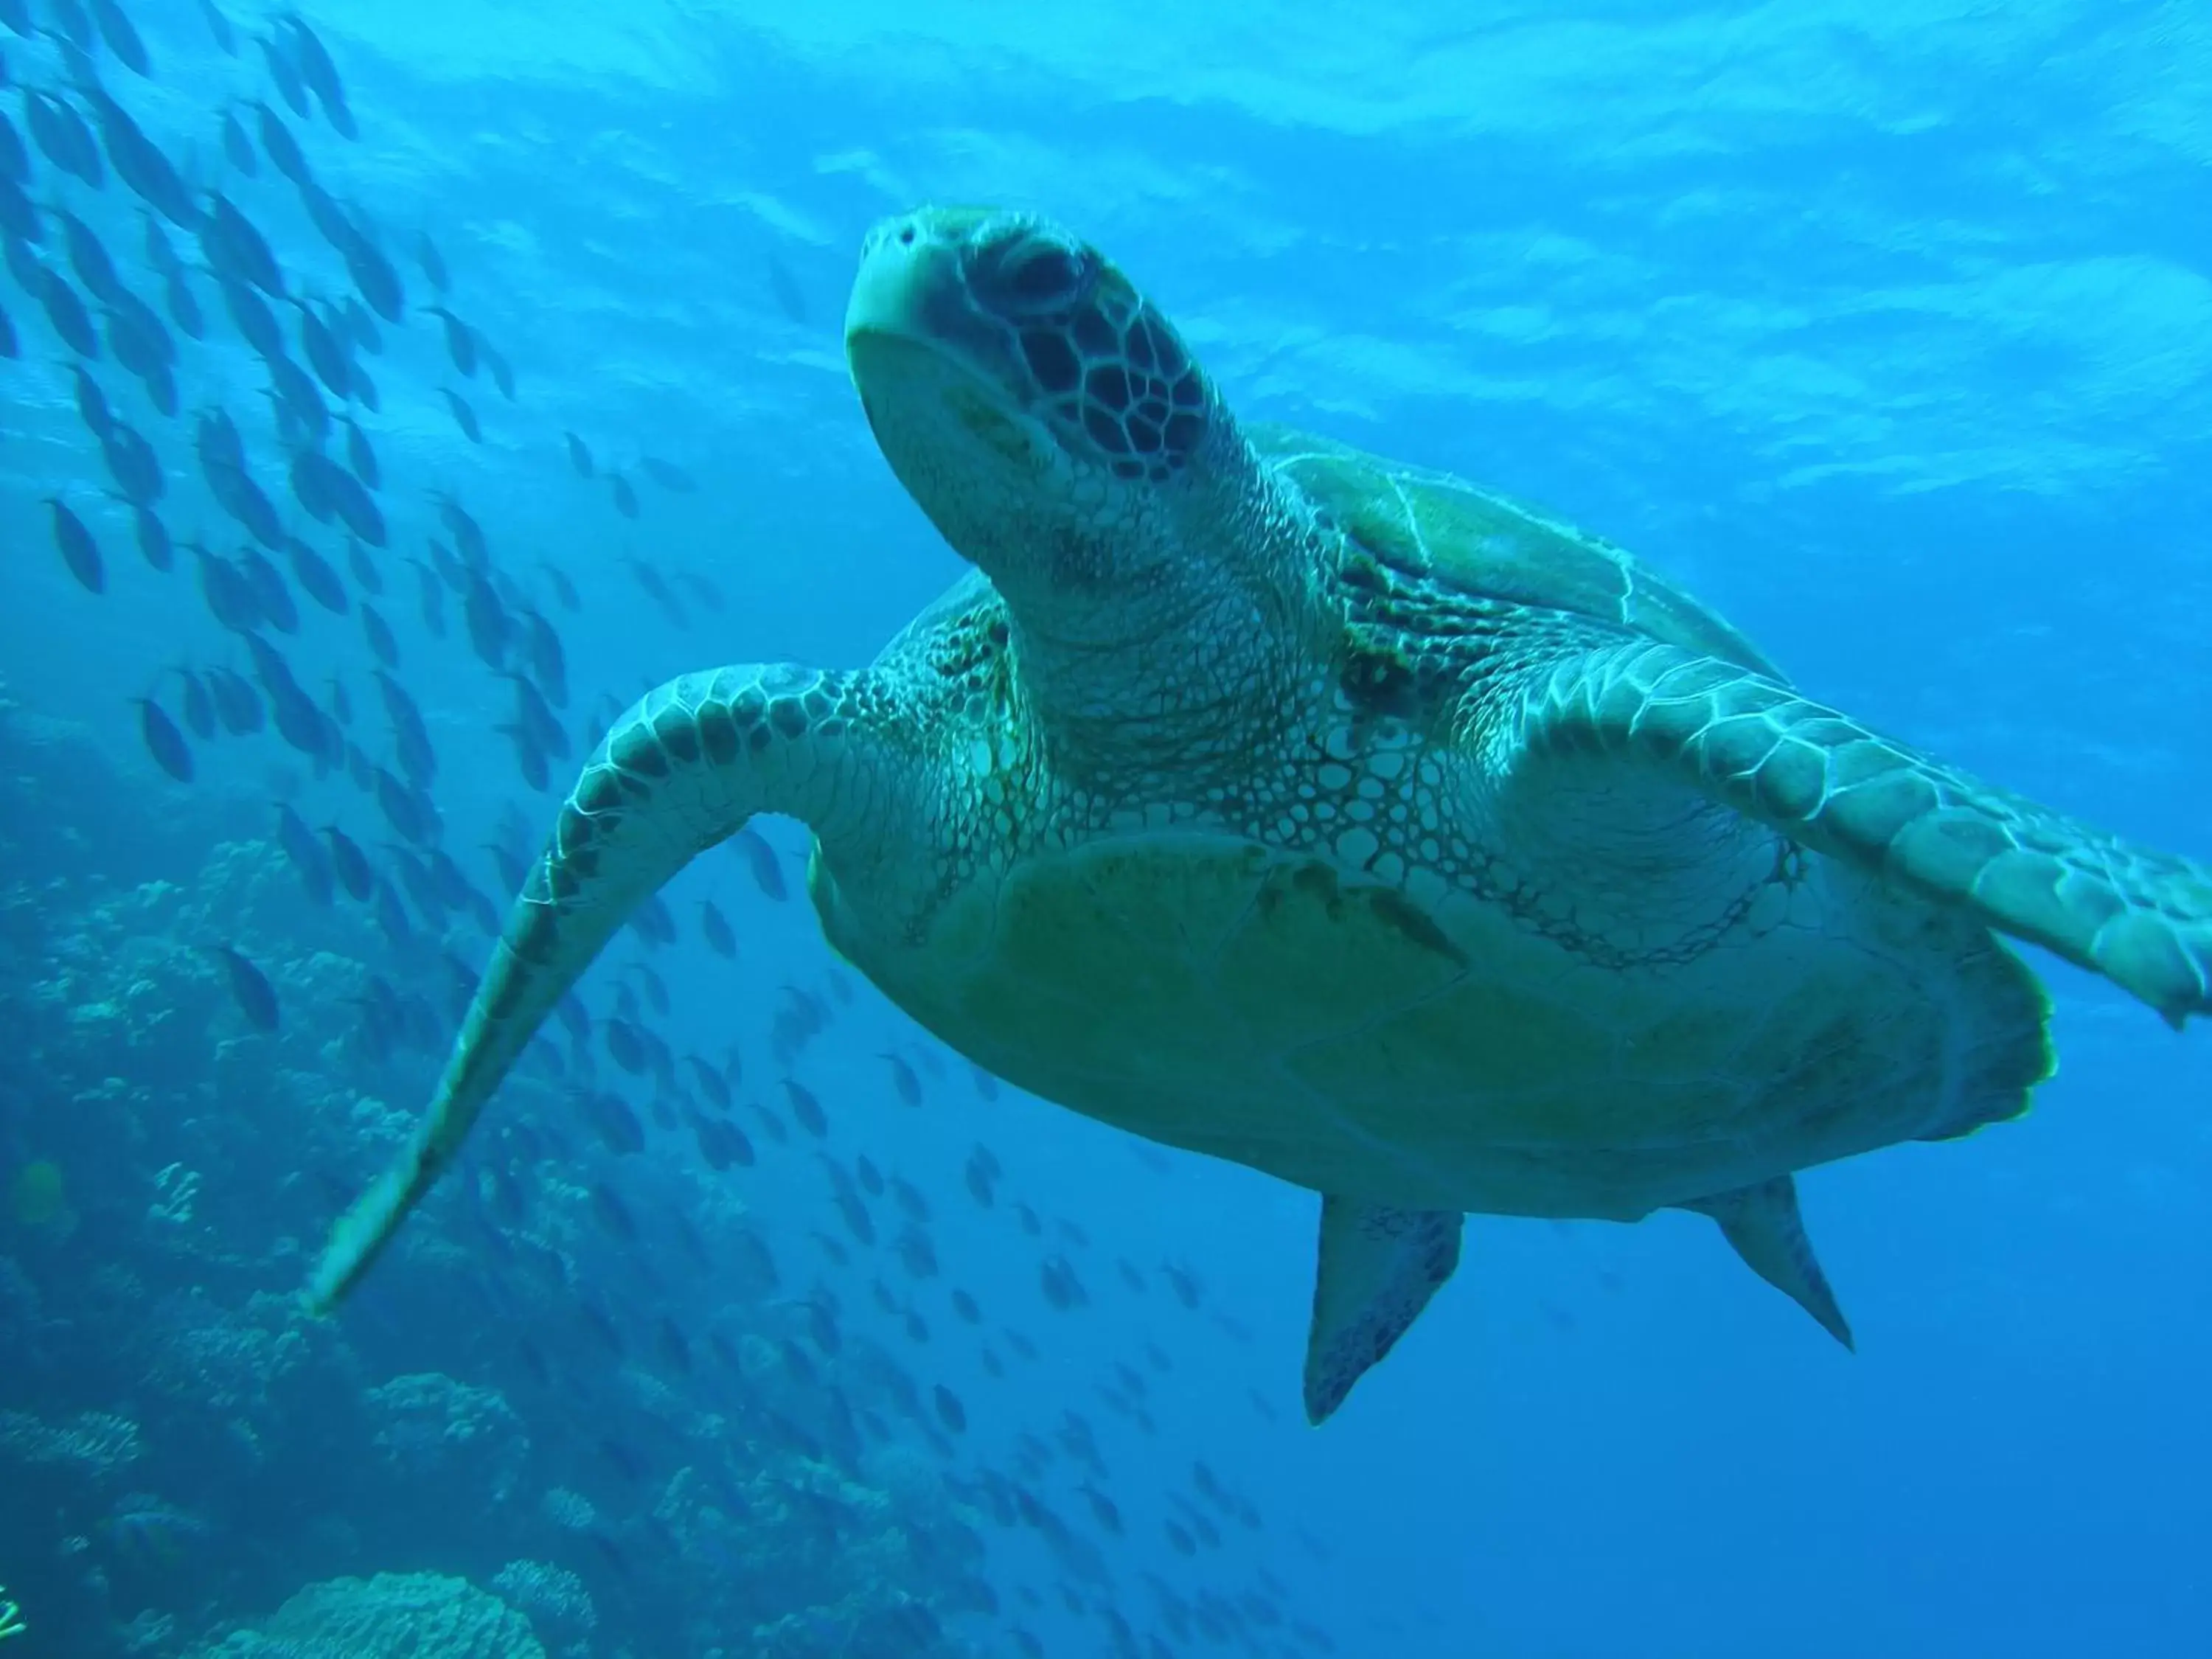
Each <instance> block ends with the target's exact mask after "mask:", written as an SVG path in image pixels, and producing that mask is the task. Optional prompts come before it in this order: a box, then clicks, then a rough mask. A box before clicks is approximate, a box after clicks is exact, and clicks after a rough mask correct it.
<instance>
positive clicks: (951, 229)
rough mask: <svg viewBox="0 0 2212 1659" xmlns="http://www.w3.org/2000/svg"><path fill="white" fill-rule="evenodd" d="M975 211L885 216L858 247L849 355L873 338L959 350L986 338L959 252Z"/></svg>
mask: <svg viewBox="0 0 2212 1659" xmlns="http://www.w3.org/2000/svg"><path fill="white" fill-rule="evenodd" d="M980 222H981V217H980V216H977V215H973V214H965V213H954V212H948V211H946V210H941V209H933V208H924V209H922V210H921V211H919V212H916V213H908V214H902V215H901V216H899V217H897V218H896V219H886V220H884V222H882V223H880V224H878V226H876V228H874V229H873V230H871V231H870V232H869V233H868V235H867V240H866V241H865V242H863V243H862V244H861V245H860V271H859V273H858V274H857V275H856V276H854V279H853V294H852V298H851V299H850V300H848V301H847V302H846V306H845V349H846V353H847V355H848V357H850V356H854V355H856V354H857V353H859V352H861V351H864V350H866V348H867V345H868V344H869V343H870V342H871V341H872V340H891V341H900V342H903V343H908V344H912V345H921V346H928V347H933V348H935V349H939V350H947V349H948V348H949V349H950V355H955V356H958V355H963V352H962V348H963V346H964V347H966V348H967V349H969V350H972V349H975V346H977V345H978V344H981V343H983V342H984V341H987V340H988V339H989V338H990V331H988V330H987V328H985V327H983V326H981V324H982V320H983V319H981V317H979V316H978V315H977V314H976V312H975V306H974V304H973V303H972V302H971V301H970V298H969V293H968V284H967V282H966V279H965V277H964V276H963V271H962V258H963V253H964V252H965V251H966V249H967V246H968V245H969V240H970V238H971V236H972V235H973V234H974V231H975V228H976V226H977V225H978V224H979V223H980Z"/></svg>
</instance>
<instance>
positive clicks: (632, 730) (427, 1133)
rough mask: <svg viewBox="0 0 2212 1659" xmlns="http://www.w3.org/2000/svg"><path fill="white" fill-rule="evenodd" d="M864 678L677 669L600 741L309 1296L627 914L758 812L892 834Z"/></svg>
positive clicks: (835, 833)
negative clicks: (418, 1109)
mask: <svg viewBox="0 0 2212 1659" xmlns="http://www.w3.org/2000/svg"><path fill="white" fill-rule="evenodd" d="M871 686H872V681H871V678H870V677H869V676H868V675H866V674H844V673H828V672H823V671H817V670H814V669H807V668H800V667H796V666H793V665H789V664H779V665H769V666H758V665H747V666H742V667H732V668H723V669H718V670H715V671H711V672H708V673H701V674H686V675H684V677H683V678H679V679H675V680H671V681H670V682H669V683H668V684H665V685H664V686H661V687H660V688H659V689H658V690H654V691H651V692H648V693H647V695H646V696H645V697H644V698H643V699H641V701H640V702H637V703H636V704H635V706H634V707H632V708H630V709H629V712H627V713H626V714H623V716H622V718H621V719H620V720H617V722H616V723H615V726H614V728H613V729H612V730H611V732H608V733H607V736H606V738H605V741H604V742H602V743H601V744H599V749H598V750H597V752H596V753H594V754H593V755H592V758H591V760H590V761H589V762H588V763H586V765H585V767H584V769H583V773H582V775H581V776H580V777H579V778H578V779H577V781H576V785H575V787H574V789H573V790H572V791H570V793H569V795H568V800H567V802H566V803H565V804H564V805H562V808H561V812H560V817H559V818H558V820H557V821H556V823H555V824H554V827H553V834H552V836H551V838H550V840H549V841H548V842H547V843H546V847H545V850H544V852H543V853H541V854H539V855H538V861H537V862H536V863H535V864H534V865H532V866H531V870H530V874H529V877H528V878H527V880H526V882H525V883H524V885H523V890H522V891H521V893H520V895H518V896H517V897H516V899H515V901H514V905H513V909H512V910H511V911H510V912H509V914H508V916H507V927H506V931H505V933H504V934H503V935H502V936H501V939H500V940H499V942H498V944H496V945H494V946H493V948H492V959H491V963H490V966H489V968H487V969H485V972H484V975H483V979H482V980H481V981H478V983H477V993H476V998H475V1000H474V1001H473V1002H472V1003H471V1005H470V1007H469V1011H468V1012H467V1014H466V1015H465V1017H464V1018H463V1019H462V1022H461V1030H460V1036H459V1037H458V1038H457V1039H456V1041H455V1042H454V1045H453V1055H452V1057H451V1058H450V1059H449V1060H447V1063H446V1070H445V1074H444V1076H443V1077H441V1079H439V1083H438V1087H437V1092H436V1094H435V1096H434V1097H433V1098H432V1101H431V1105H430V1110H429V1113H428V1116H427V1117H426V1118H425V1119H424V1120H423V1121H422V1125H421V1127H419V1128H417V1130H416V1133H415V1134H414V1136H413V1138H412V1139H410V1141H409V1143H408V1145H407V1146H406V1148H405V1150H404V1152H402V1153H401V1155H400V1157H399V1158H398V1160H397V1161H396V1162H395V1163H394V1164H392V1167H391V1168H390V1169H389V1170H386V1171H385V1173H384V1174H383V1175H382V1176H380V1177H379V1179H378V1180H377V1182H375V1184H374V1186H372V1187H371V1188H369V1190H368V1192H367V1193H365V1194H363V1195H362V1197H361V1198H360V1199H359V1200H357V1201H356V1203H355V1205H354V1206H353V1207H352V1209H350V1210H349V1211H348V1212H346V1214H345V1215H344V1216H343V1217H342V1218H340V1219H339V1221H338V1223H337V1227H336V1228H335V1229H334V1230H333V1231H332V1233H331V1239H330V1243H328V1244H327V1245H326V1246H325V1249H324V1251H323V1255H322V1259H321V1261H319V1262H318V1263H317V1264H316V1267H315V1271H314V1275H313V1279H312V1280H311V1281H310V1284H309V1286H308V1299H309V1301H310V1303H311V1304H312V1305H313V1307H314V1308H315V1309H316V1310H319V1311H320V1310H328V1309H330V1308H331V1307H332V1306H334V1305H335V1304H337V1302H338V1301H339V1300H340V1299H341V1298H343V1297H344V1296H345V1294H346V1292H347V1291H349V1290H350V1289H352V1287H353V1286H354V1285H355V1284H356V1283H357V1282H358V1281H359V1279H361V1276H362V1274H363V1273H365V1272H367V1271H368V1266H369V1264H370V1263H371V1262H372V1261H374V1260H375V1258H376V1256H377V1254H378V1253H379V1252H380V1251H381V1250H382V1249H383V1248H384V1247H385V1245H386V1244H387V1243H390V1242H391V1239H392V1235H393V1234H394V1233H396V1232H397V1231H398V1228H399V1225H400V1223H401V1222H402V1221H403V1220H404V1219H405V1218H406V1215H407V1212H409V1211H410V1209H412V1208H413V1207H414V1206H415V1205H416V1202H417V1201H419V1200H421V1199H422V1195H423V1194H425V1193H427V1192H428V1191H429V1189H430V1188H431V1187H432V1185H433V1184H434V1183H435V1182H436V1181H437V1179H438V1177H439V1176H440V1174H441V1173H442V1172H443V1171H444V1170H445V1169H446V1167H447V1165H448V1164H451V1163H452V1162H453V1158H454V1157H455V1155H456V1154H457V1153H458V1152H459V1150H460V1146H461V1141H462V1139H463V1138H464V1137H465V1136H466V1134H467V1133H468V1132H469V1127H470V1125H471V1124H472V1123H474V1122H475V1121H476V1119H477V1114H478V1113H479V1112H481V1111H482V1110H483V1108H484V1104H485V1103H486V1102H488V1101H489V1099H490V1098H491V1097H492V1094H493V1092H494V1091H495V1090H496V1089H497V1088H498V1086H499V1084H500V1081H501V1079H502V1078H504V1077H505V1076H506V1075H507V1070H508V1068H509V1067H510V1066H512V1065H513V1063H514V1060H515V1057H516V1056H517V1055H518V1054H520V1053H521V1052H522V1050H523V1048H525V1047H526V1045H527V1044H528V1043H529V1042H530V1040H531V1038H532V1036H534V1035H535V1034H536V1032H537V1030H538V1026H539V1024H541V1023H542V1022H543V1021H544V1018H545V1016H546V1015H547V1014H548V1013H549V1012H551V1011H552V1008H553V1006H554V1005H555V1004H556V1003H557V1002H558V1001H559V1000H561V999H562V996H564V995H566V994H567V993H568V989H569V987H571V986H573V985H574V983H575V982H576V981H577V980H578V979H579V978H580V977H581V976H582V975H583V972H584V970H585V969H586V968H588V967H589V966H590V965H591V963H592V958H593V957H596V956H598V955H599V951H600V949H601V947H602V946H604V945H605V944H606V942H607V940H608V939H610V938H611V937H612V936H613V934H614V933H615V930H616V929H617V928H618V927H621V926H622V925H623V922H624V921H627V920H628V919H629V915H630V914H631V912H632V911H634V910H635V908H636V907H637V906H638V905H640V904H641V903H642V902H644V901H645V900H646V899H647V897H649V896H651V895H652V894H653V893H654V892H656V891H658V890H659V888H660V887H661V886H662V885H663V884H665V883H666V882H667V881H668V880H669V879H670V878H671V877H673V876H674V875H675V874H676V873H677V872H678V871H679V870H681V869H683V868H684V866H685V865H686V864H688V863H690V860H691V859H692V858H693V856H694V855H695V854H698V853H700V852H702V851H703V850H705V849H706V848H709V847H712V846H714V844H715V843H716V842H720V841H722V840H723V839H725V838H726V837H727V836H731V835H732V834H734V833H735V832H736V831H737V830H738V829H741V828H742V827H743V826H744V823H745V822H746V820H747V819H749V818H750V817H753V816H754V815H755V814H756V813H759V812H778V813H783V814H787V815H788V816H790V817H795V818H798V819H800V820H801V821H802V822H804V823H806V824H807V825H808V827H809V828H811V829H813V830H814V832H815V834H816V836H817V837H819V838H820V839H821V840H823V842H825V843H826V844H829V845H832V846H836V845H837V844H838V843H839V842H846V843H850V844H854V845H855V846H857V845H858V844H859V838H860V837H863V836H868V835H880V834H884V833H887V832H888V821H889V820H890V819H892V818H894V817H896V814H894V813H891V812H890V811H889V810H888V809H889V807H890V802H889V801H888V800H887V799H886V793H887V788H888V785H889V779H888V778H887V776H886V775H885V773H886V769H885V766H884V757H883V755H882V754H881V752H880V750H881V744H880V743H879V742H878V741H877V739H876V732H877V730H878V727H877V724H876V722H875V720H873V718H872V708H871V707H870V704H871V702H872V697H871Z"/></svg>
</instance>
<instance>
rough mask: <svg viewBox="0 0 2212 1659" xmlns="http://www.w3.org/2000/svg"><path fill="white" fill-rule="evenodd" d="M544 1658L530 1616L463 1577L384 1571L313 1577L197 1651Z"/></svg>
mask: <svg viewBox="0 0 2212 1659" xmlns="http://www.w3.org/2000/svg"><path fill="white" fill-rule="evenodd" d="M371 1655H374V1656H375V1659H546V1654H545V1649H544V1645H543V1644H540V1643H539V1641H538V1638H537V1637H536V1636H535V1635H534V1634H532V1631H531V1628H530V1621H529V1620H526V1619H525V1618H524V1617H523V1616H522V1615H521V1614H520V1613H517V1612H516V1611H515V1610H514V1609H513V1607H508V1606H507V1603H506V1602H504V1601H501V1600H500V1599H499V1597H497V1596H496V1595H492V1594H490V1593H489V1591H487V1590H481V1589H477V1588H476V1586H474V1585H473V1584H471V1583H469V1582H468V1580H467V1579H465V1578H447V1577H441V1576H439V1575H438V1574H436V1573H427V1572H423V1573H391V1572H386V1573H379V1574H378V1575H377V1576H376V1577H374V1578H333V1579H329V1580H326V1581H325V1582H324V1583H317V1584H310V1585H308V1586H307V1588H306V1589H303V1590H301V1592H300V1593H299V1594H298V1595H295V1596H293V1597H292V1598H291V1600H289V1601H287V1602H285V1603H284V1605H283V1607H279V1608H277V1609H276V1612H275V1613H272V1614H271V1615H270V1618H269V1619H268V1620H267V1622H266V1623H265V1624H264V1625H262V1626H259V1627H258V1628H251V1629H245V1630H237V1631H233V1632H231V1633H230V1634H229V1635H228V1636H226V1637H225V1638H223V1639H222V1641H221V1642H218V1643H216V1644H213V1645H212V1646H208V1647H203V1648H200V1649H198V1650H196V1651H195V1653H194V1654H193V1656H192V1659H368V1656H371Z"/></svg>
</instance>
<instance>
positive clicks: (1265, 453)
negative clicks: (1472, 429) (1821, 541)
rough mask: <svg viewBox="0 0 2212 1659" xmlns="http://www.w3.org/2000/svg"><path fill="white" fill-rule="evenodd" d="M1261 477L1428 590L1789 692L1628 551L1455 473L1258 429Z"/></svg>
mask: <svg viewBox="0 0 2212 1659" xmlns="http://www.w3.org/2000/svg"><path fill="white" fill-rule="evenodd" d="M1245 435H1246V437H1247V438H1248V439H1249V440H1250V441H1251V444H1252V447H1253V448H1254V449H1255V451H1256V452H1257V453H1258V455H1259V458H1260V462H1261V465H1262V466H1264V467H1266V468H1267V470H1268V471H1271V472H1273V474H1275V476H1276V477H1279V478H1283V479H1286V480H1288V481H1289V482H1290V483H1292V484H1293V485H1295V486H1296V487H1297V490H1298V491H1299V492H1300V493H1301V494H1302V495H1304V496H1305V498H1306V500H1307V501H1310V503H1311V504H1312V505H1313V507H1315V509H1316V511H1317V512H1320V513H1326V514H1327V515H1328V517H1329V518H1330V519H1331V520H1334V523H1335V526H1336V527H1337V528H1338V529H1339V530H1340V531H1341V532H1343V533H1344V534H1345V535H1346V536H1348V537H1349V538H1351V539H1352V542H1353V543H1354V544H1357V545H1358V547H1360V548H1361V549H1363V550H1364V551H1366V552H1367V553H1369V554H1370V555H1371V556H1374V557H1375V558H1376V559H1379V560H1381V561H1382V562H1383V563H1384V564H1386V565H1389V567H1390V568H1393V569H1395V570H1397V571H1399V572H1401V573H1402V574H1406V575H1407V576H1411V577H1413V578H1414V579H1415V580H1423V581H1431V582H1436V583H1438V584H1440V585H1442V586H1446V587H1449V588H1455V589H1457V590H1458V591H1460V592H1466V593H1473V594H1480V595H1481V596H1483V597H1485V598H1489V599H1505V600H1509V601H1510V602H1512V603H1514V604H1516V605H1534V606H1540V607H1542V608H1545V609H1548V610H1553V611H1573V612H1575V613H1577V615H1581V616H1585V617H1595V619H1597V620H1598V621H1600V622H1603V623H1611V624H1613V626H1615V627H1618V628H1626V629H1629V630H1631V631H1632V632H1634V633H1638V634H1643V635H1648V636H1650V638H1652V639H1655V640H1661V641H1665V642H1666V643H1667V644H1669V645H1678V646H1680V647H1683V648H1684V649H1685V650H1690V651H1696V652H1699V653H1702V654H1704V655H1706V656H1711V657H1718V658H1721V659H1723V660H1725V661H1728V662H1732V663H1735V664H1738V665H1741V666H1742V667H1746V668H1749V669H1753V670H1754V671H1757V672H1759V673H1761V674H1765V675H1766V676H1768V677H1770V678H1773V679H1776V680H1781V679H1782V678H1784V677H1783V674H1782V671H1780V670H1779V669H1778V668H1777V667H1775V665H1773V664H1772V663H1771V662H1770V661H1768V660H1767V659H1766V657H1765V655H1764V654H1763V653H1761V652H1760V651H1759V649H1758V647H1755V646H1753V644H1752V642H1751V641H1749V640H1747V639H1746V638H1745V637H1744V636H1743V635H1741V634H1740V633H1738V632H1737V631H1736V630H1735V629H1733V628H1731V627H1729V624H1728V623H1725V622H1723V620H1722V619H1721V618H1720V617H1719V616H1717V614H1716V613H1715V612H1714V611H1712V610H1711V607H1709V606H1707V605H1701V604H1699V602H1698V601H1697V600H1696V599H1692V598H1691V597H1690V595H1689V594H1688V593H1686V592H1684V591H1683V590H1682V589H1681V588H1680V587H1678V586H1675V585H1674V583H1672V582H1670V581H1668V580H1667V579H1666V578H1665V577H1664V576H1662V575H1660V574H1658V573H1657V572H1656V571H1655V570H1653V569H1652V568H1650V566H1649V565H1646V564H1644V563H1643V562H1640V561H1638V559H1636V558H1635V557H1634V556H1632V555H1631V554H1629V553H1628V552H1626V551H1625V550H1623V549H1620V548H1619V547H1616V546H1614V545H1613V544H1612V543H1611V542H1608V541H1607V540H1605V539H1604V538H1602V537H1599V536H1593V535H1591V534H1589V532H1587V531H1583V530H1579V529H1577V528H1576V527H1575V526H1573V525H1571V524H1569V523H1567V522H1566V521H1565V520H1561V519H1559V518H1555V517H1553V515H1552V514H1550V513H1545V512H1543V511H1542V510H1541V509H1540V508H1537V507H1529V506H1528V505H1526V504H1525V503H1523V502H1520V501H1513V500H1510V499H1509V498H1508V497H1506V496H1504V495H1498V493H1496V492H1495V491H1494V490H1488V489H1479V488H1478V487H1476V486H1475V485H1474V484H1471V483H1468V482H1466V481H1465V480H1464V479H1462V478H1455V477H1452V476H1451V474H1449V473H1448V472H1431V471H1428V470H1426V469H1425V468H1423V467H1418V466H1408V465H1406V464H1405V463H1404V462H1402V461H1392V460H1385V459H1383V458H1382V457H1381V456H1378V455H1370V454H1369V453H1367V452H1366V451H1364V450H1360V449H1354V448H1353V447H1352V446H1351V445H1349V444H1343V443H1338V442H1336V441H1334V440H1332V439H1328V438H1316V437H1315V436H1313V435H1310V434H1309V433H1304V432H1299V431H1297V430H1294V429H1293V428H1289V427H1283V426H1274V425H1267V424H1257V425H1248V426H1247V427H1246V428H1245Z"/></svg>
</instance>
